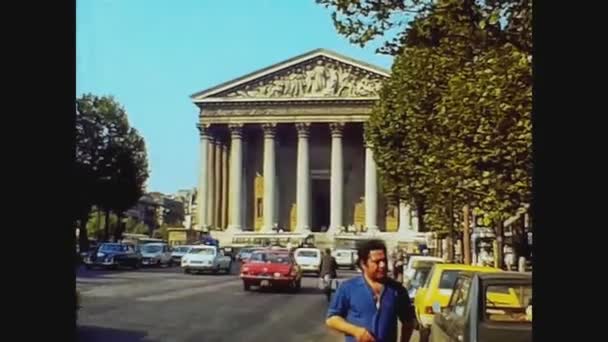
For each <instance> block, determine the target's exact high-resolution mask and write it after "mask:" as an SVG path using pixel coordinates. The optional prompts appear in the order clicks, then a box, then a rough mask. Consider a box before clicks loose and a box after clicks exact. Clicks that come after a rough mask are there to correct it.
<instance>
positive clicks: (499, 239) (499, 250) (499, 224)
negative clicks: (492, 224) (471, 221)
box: [495, 218, 504, 268]
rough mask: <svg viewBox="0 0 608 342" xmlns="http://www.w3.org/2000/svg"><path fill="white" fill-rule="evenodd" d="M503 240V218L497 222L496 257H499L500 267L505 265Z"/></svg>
mask: <svg viewBox="0 0 608 342" xmlns="http://www.w3.org/2000/svg"><path fill="white" fill-rule="evenodd" d="M503 241H504V237H503V220H502V218H499V219H498V222H497V223H496V253H495V255H496V258H497V259H498V260H497V261H498V267H499V268H502V267H503V259H504V258H503V253H502V248H503Z"/></svg>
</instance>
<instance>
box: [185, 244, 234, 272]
mask: <svg viewBox="0 0 608 342" xmlns="http://www.w3.org/2000/svg"><path fill="white" fill-rule="evenodd" d="M231 268H232V258H230V257H229V256H225V255H224V252H223V251H222V250H221V249H219V248H217V247H216V246H207V245H199V246H193V247H192V248H190V250H189V251H188V253H187V254H186V255H184V256H183V257H182V269H183V270H184V273H193V272H203V271H212V272H213V273H218V272H219V271H222V270H223V271H224V272H226V273H230V269H231Z"/></svg>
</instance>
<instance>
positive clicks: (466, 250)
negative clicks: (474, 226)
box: [462, 205, 471, 265]
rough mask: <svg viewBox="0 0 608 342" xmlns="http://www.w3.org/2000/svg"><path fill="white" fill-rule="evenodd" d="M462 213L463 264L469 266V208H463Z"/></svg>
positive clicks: (466, 206)
mask: <svg viewBox="0 0 608 342" xmlns="http://www.w3.org/2000/svg"><path fill="white" fill-rule="evenodd" d="M462 213H463V214H464V217H463V223H464V226H463V227H462V249H464V251H463V255H464V264H465V265H470V264H471V231H470V230H469V228H470V224H469V206H468V205H465V206H464V208H463V209H462Z"/></svg>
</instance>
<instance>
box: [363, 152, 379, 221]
mask: <svg viewBox="0 0 608 342" xmlns="http://www.w3.org/2000/svg"><path fill="white" fill-rule="evenodd" d="M377 178H378V177H377V175H376V162H375V161H374V152H373V151H372V149H371V148H370V146H367V145H366V146H365V227H366V228H367V230H368V231H374V230H378V179H377Z"/></svg>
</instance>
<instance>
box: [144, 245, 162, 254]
mask: <svg viewBox="0 0 608 342" xmlns="http://www.w3.org/2000/svg"><path fill="white" fill-rule="evenodd" d="M162 249H163V247H162V246H158V245H144V246H142V247H141V250H142V251H143V252H144V253H158V252H160V251H161V250H162Z"/></svg>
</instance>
